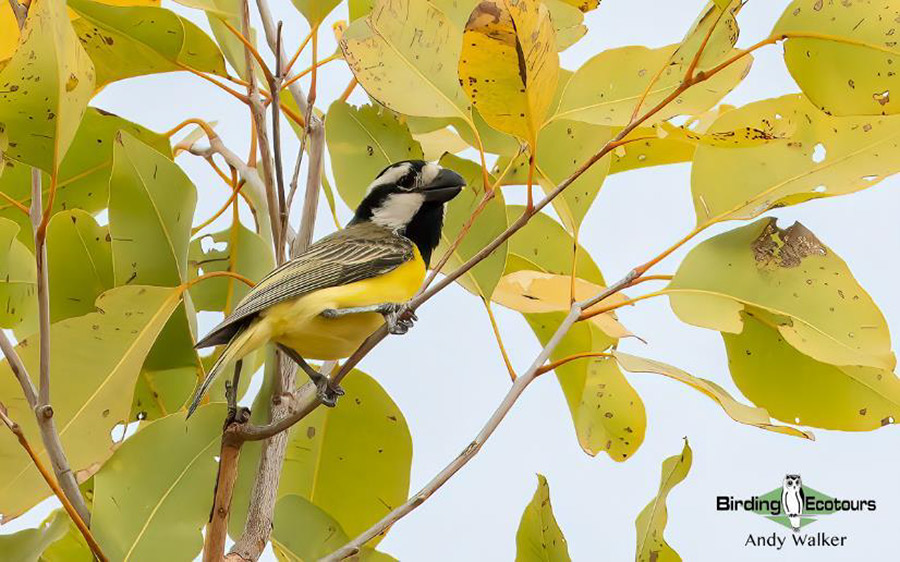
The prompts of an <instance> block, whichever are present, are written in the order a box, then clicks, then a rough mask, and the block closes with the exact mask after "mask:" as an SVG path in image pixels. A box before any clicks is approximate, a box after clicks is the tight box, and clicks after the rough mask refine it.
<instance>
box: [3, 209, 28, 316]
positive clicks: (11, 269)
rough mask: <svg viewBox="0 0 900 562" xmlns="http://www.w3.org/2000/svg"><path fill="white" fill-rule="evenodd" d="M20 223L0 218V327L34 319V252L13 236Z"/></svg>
mask: <svg viewBox="0 0 900 562" xmlns="http://www.w3.org/2000/svg"><path fill="white" fill-rule="evenodd" d="M18 232H19V226H18V225H17V224H15V223H14V222H12V221H11V220H9V219H4V218H0V302H2V303H3V306H2V308H0V327H2V328H15V327H17V326H19V325H20V324H22V323H23V322H25V323H34V318H35V312H36V310H37V300H36V298H35V295H36V286H35V275H36V268H35V264H34V256H33V255H32V253H31V252H30V251H29V250H28V248H26V247H25V245H24V244H22V243H21V242H19V241H18V240H17V239H16V234H17V233H18Z"/></svg>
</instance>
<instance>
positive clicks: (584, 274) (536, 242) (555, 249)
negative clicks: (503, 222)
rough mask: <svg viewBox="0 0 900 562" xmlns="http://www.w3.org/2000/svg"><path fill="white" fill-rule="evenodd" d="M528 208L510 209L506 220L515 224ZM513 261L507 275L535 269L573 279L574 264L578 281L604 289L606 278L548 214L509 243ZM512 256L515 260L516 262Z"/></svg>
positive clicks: (534, 219)
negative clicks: (585, 281)
mask: <svg viewBox="0 0 900 562" xmlns="http://www.w3.org/2000/svg"><path fill="white" fill-rule="evenodd" d="M523 212H525V207H523V206H521V205H507V206H506V216H507V220H508V221H509V222H513V221H515V220H517V219H518V218H519V217H521V216H522V213H523ZM509 254H510V260H508V262H507V265H506V270H505V273H512V272H514V271H519V270H521V269H534V270H539V271H545V272H547V273H552V274H555V275H571V274H572V263H573V261H574V262H575V271H576V274H577V275H578V277H579V278H581V279H585V280H587V281H589V282H591V283H595V284H597V285H605V283H604V281H603V275H602V274H601V273H600V270H599V269H598V268H597V264H595V263H594V260H593V259H592V258H591V256H590V254H588V253H587V251H585V249H584V248H582V247H581V245H580V244H578V245H576V244H575V243H574V240H573V239H572V235H571V234H569V233H568V232H566V230H565V229H564V228H563V227H562V225H561V224H559V223H558V222H556V221H555V220H553V219H552V218H551V217H550V216H549V215H547V214H545V213H538V214H536V215H534V216H533V217H531V219H529V220H528V222H527V223H526V224H525V226H523V227H522V228H521V229H519V231H518V232H516V233H515V234H514V235H513V236H512V238H510V239H509ZM513 256H515V257H516V259H515V260H513V259H512V258H513Z"/></svg>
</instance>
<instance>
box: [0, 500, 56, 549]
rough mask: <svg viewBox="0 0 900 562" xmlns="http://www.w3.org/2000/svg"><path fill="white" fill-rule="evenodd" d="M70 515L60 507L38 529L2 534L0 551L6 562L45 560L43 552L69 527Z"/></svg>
mask: <svg viewBox="0 0 900 562" xmlns="http://www.w3.org/2000/svg"><path fill="white" fill-rule="evenodd" d="M68 521H69V516H68V515H67V514H66V512H65V511H63V510H61V509H58V510H56V511H54V512H53V513H51V514H50V516H49V517H48V518H47V519H45V520H44V522H43V523H41V526H40V527H38V528H37V529H23V530H21V531H19V532H18V533H12V534H9V535H0V552H2V553H3V560H4V562H38V561H39V560H40V561H43V560H44V558H43V556H42V555H43V553H44V552H45V551H46V550H47V548H48V547H49V546H50V545H52V544H53V543H54V542H56V541H57V540H59V539H61V538H62V537H63V536H64V535H65V534H66V531H67V529H68Z"/></svg>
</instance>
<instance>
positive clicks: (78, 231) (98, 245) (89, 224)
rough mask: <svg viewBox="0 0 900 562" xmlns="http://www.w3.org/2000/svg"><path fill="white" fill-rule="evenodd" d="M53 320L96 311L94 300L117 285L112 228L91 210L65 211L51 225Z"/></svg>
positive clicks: (48, 238)
mask: <svg viewBox="0 0 900 562" xmlns="http://www.w3.org/2000/svg"><path fill="white" fill-rule="evenodd" d="M47 263H48V271H49V272H50V320H51V322H57V321H59V320H63V319H65V318H71V317H73V316H81V315H83V314H88V313H89V312H93V311H94V301H96V300H97V297H99V296H100V294H101V293H103V292H104V291H106V290H108V289H112V288H113V271H112V248H111V245H110V237H109V228H108V227H106V226H100V225H99V224H97V221H96V220H94V217H92V216H91V215H90V214H88V213H86V212H84V211H82V210H80V209H75V210H72V211H62V212H60V213H57V214H56V215H54V216H53V218H52V219H50V223H49V224H48V225H47Z"/></svg>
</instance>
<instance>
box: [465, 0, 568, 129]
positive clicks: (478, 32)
mask: <svg viewBox="0 0 900 562" xmlns="http://www.w3.org/2000/svg"><path fill="white" fill-rule="evenodd" d="M558 73H559V55H558V54H557V50H556V39H555V33H554V30H553V23H552V22H551V21H550V13H549V11H548V10H547V7H546V6H544V4H542V3H541V2H540V1H539V0H518V1H517V2H515V1H511V0H484V1H483V2H481V3H480V4H478V5H477V6H476V7H475V9H474V10H473V11H472V15H471V16H470V17H469V21H468V23H467V24H466V30H465V33H464V34H463V46H462V52H461V54H460V59H459V79H460V83H461V84H462V87H463V89H464V90H465V92H466V94H467V95H468V96H469V99H470V100H472V105H474V106H475V107H476V108H477V109H478V111H479V113H481V115H482V116H483V117H484V119H485V121H487V122H488V124H489V125H490V126H492V127H494V128H495V129H498V130H500V131H503V132H505V133H509V134H511V135H515V136H517V137H519V138H520V139H522V140H525V141H527V142H528V143H529V144H531V145H532V146H534V144H535V143H536V142H537V133H538V131H539V130H540V128H541V125H542V124H543V123H544V119H545V117H546V115H547V109H548V108H549V107H550V102H551V101H552V100H553V93H554V92H555V91H556V83H557V80H558Z"/></svg>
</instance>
